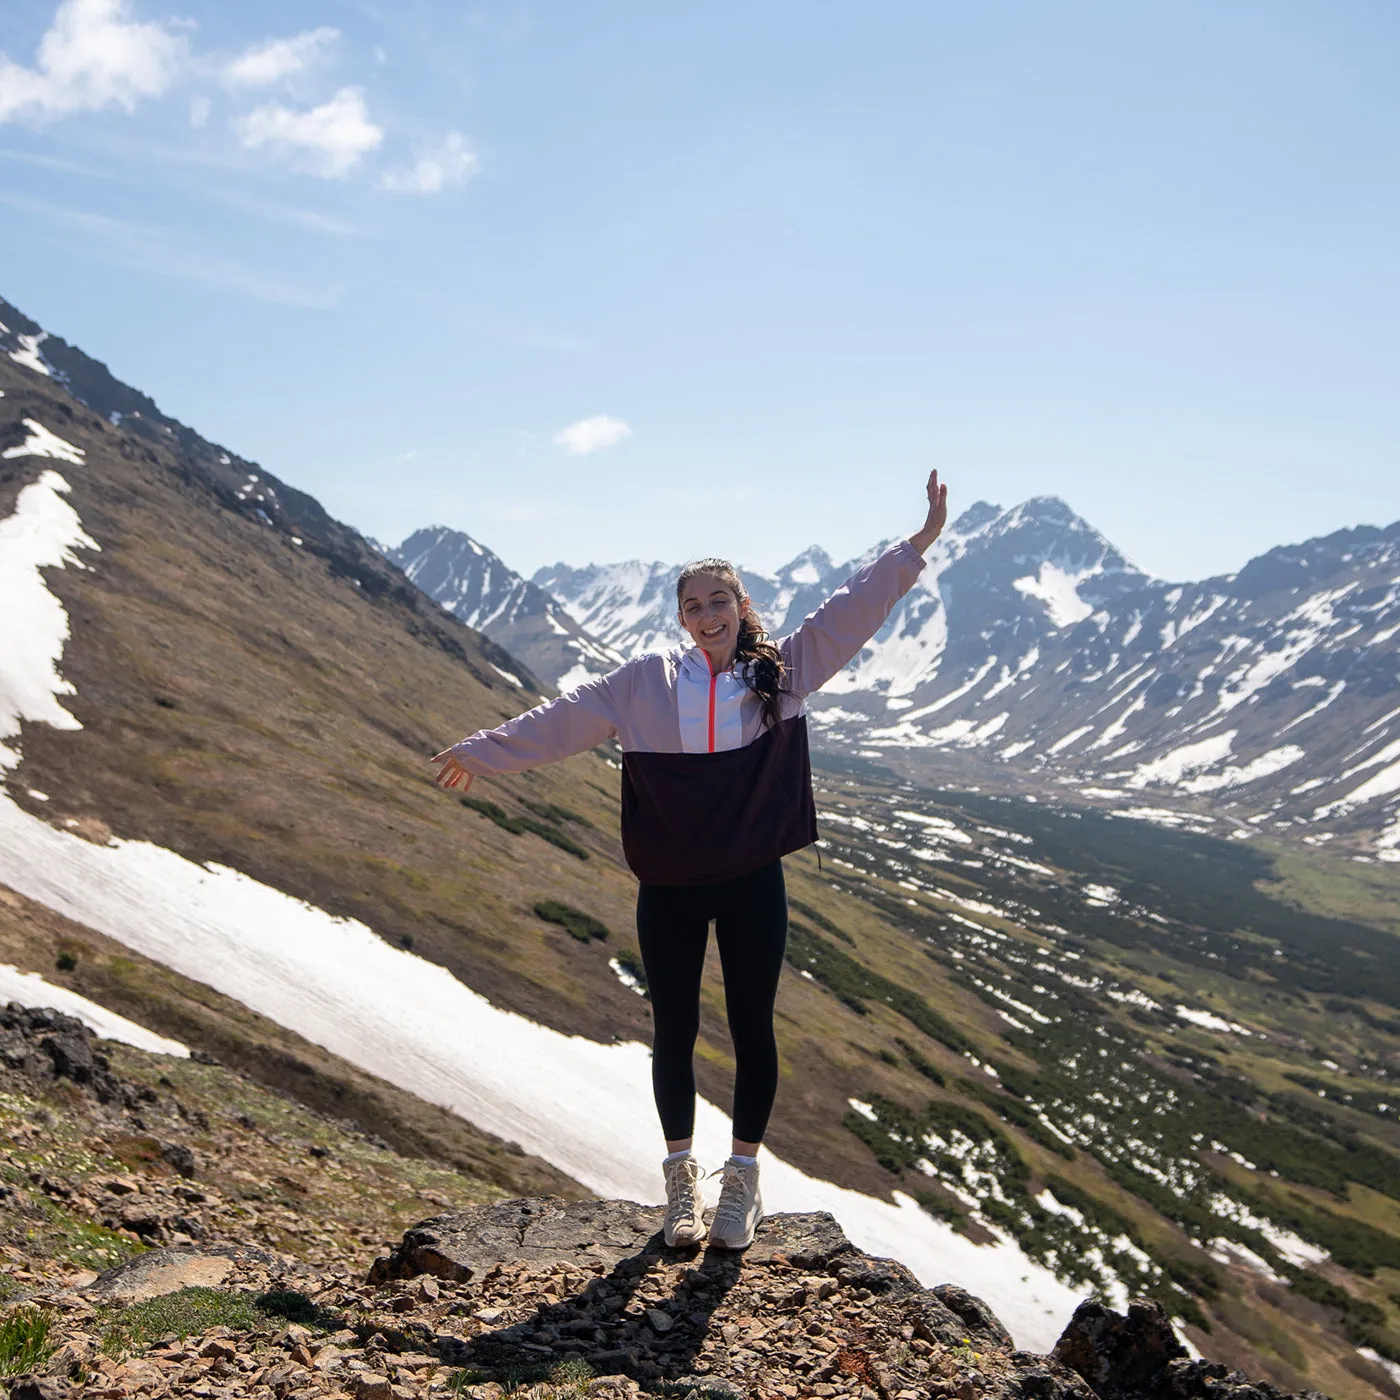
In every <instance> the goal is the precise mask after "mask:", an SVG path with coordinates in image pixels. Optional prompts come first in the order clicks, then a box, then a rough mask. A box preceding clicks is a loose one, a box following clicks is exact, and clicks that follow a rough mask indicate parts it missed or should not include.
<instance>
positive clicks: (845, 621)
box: [779, 540, 924, 695]
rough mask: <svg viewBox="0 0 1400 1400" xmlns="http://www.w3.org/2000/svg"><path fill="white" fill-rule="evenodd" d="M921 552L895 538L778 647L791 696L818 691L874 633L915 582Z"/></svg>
mask: <svg viewBox="0 0 1400 1400" xmlns="http://www.w3.org/2000/svg"><path fill="white" fill-rule="evenodd" d="M923 568H924V556H923V555H922V554H920V553H919V551H918V550H917V549H916V548H915V547H914V546H913V545H912V544H910V543H909V541H908V540H900V542H899V543H898V544H895V545H891V546H890V547H889V548H888V549H887V550H886V551H885V552H884V553H883V554H882V555H880V557H879V558H878V559H876V560H874V561H873V562H871V563H869V564H867V565H866V566H865V567H864V568H863V569H859V570H857V571H856V572H855V573H854V574H852V575H851V577H850V578H848V579H847V580H846V582H845V583H843V584H842V585H841V587H840V588H838V589H837V590H836V592H835V593H833V594H832V595H831V597H830V598H828V599H827V600H826V602H824V603H823V604H822V605H821V607H819V608H818V609H817V610H816V612H814V613H812V614H811V615H810V616H808V617H807V618H806V619H805V620H804V621H803V622H802V624H801V626H799V627H798V628H797V630H796V631H794V632H793V633H792V634H791V635H790V636H788V637H785V638H784V639H783V640H782V641H781V642H780V643H779V646H780V648H781V650H782V653H783V662H784V664H785V665H786V666H787V671H788V677H787V683H788V686H789V687H790V689H791V690H792V691H793V693H794V694H796V695H810V694H811V693H812V692H813V691H814V690H820V689H821V687H822V686H824V685H825V684H826V683H827V681H829V680H830V679H831V678H832V676H834V675H835V674H836V673H837V672H838V671H839V670H840V669H841V668H842V667H843V666H845V665H846V663H847V662H848V661H850V660H851V659H852V658H853V657H854V656H856V655H857V654H858V653H859V652H860V649H861V648H862V647H863V646H864V645H865V644H866V642H868V641H869V640H870V639H871V637H873V636H874V635H875V633H876V632H878V631H879V630H880V628H881V626H882V625H883V624H884V621H885V619H886V618H887V617H888V616H889V615H890V612H891V611H892V610H893V608H894V605H895V604H896V603H897V602H899V600H900V599H901V598H902V597H904V595H905V594H906V593H907V592H908V591H909V590H910V589H911V588H912V587H913V586H914V580H915V579H916V578H918V576H919V574H920V573H921V572H922V571H923Z"/></svg>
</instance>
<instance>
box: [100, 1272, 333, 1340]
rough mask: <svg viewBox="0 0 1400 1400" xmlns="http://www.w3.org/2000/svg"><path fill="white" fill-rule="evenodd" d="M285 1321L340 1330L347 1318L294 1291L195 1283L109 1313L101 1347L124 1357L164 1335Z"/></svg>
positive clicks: (246, 1329) (248, 1327) (244, 1328)
mask: <svg viewBox="0 0 1400 1400" xmlns="http://www.w3.org/2000/svg"><path fill="white" fill-rule="evenodd" d="M286 1322H299V1323H301V1324H302V1325H303V1326H304V1327H310V1328H313V1329H315V1330H316V1331H320V1332H331V1331H335V1330H337V1329H338V1328H340V1327H341V1326H342V1325H343V1323H344V1319H343V1318H342V1317H341V1316H340V1315H339V1314H337V1313H331V1312H328V1311H327V1310H326V1309H324V1308H321V1307H318V1306H317V1305H316V1304H315V1303H313V1302H312V1301H311V1299H310V1298H308V1297H307V1296H306V1294H304V1293H301V1292H299V1291H297V1290H295V1289H273V1290H272V1291H270V1292H267V1293H261V1294H256V1295H255V1294H252V1293H246V1292H234V1291H232V1290H230V1289H225V1288H206V1287H204V1286H202V1285H197V1286H195V1287H191V1288H182V1289H180V1290H179V1291H178V1292H176V1293H166V1294H163V1295H162V1296H160V1297H159V1298H147V1299H145V1300H143V1301H142V1302H139V1303H131V1304H129V1305H128V1306H127V1307H125V1308H123V1309H121V1311H120V1312H113V1313H111V1314H109V1315H108V1316H107V1318H106V1325H105V1327H104V1329H103V1333H102V1343H101V1345H102V1350H103V1351H104V1352H106V1353H107V1354H108V1355H109V1356H116V1357H121V1356H127V1355H130V1354H131V1353H132V1352H136V1351H141V1350H143V1349H144V1348H146V1347H148V1346H150V1344H151V1343H152V1342H155V1341H158V1340H159V1339H160V1338H162V1337H170V1336H176V1337H179V1338H180V1340H181V1341H183V1340H184V1339H185V1338H186V1337H189V1336H192V1335H194V1334H195V1333H197V1332H203V1331H205V1330H206V1329H207V1328H210V1327H229V1328H232V1330H233V1331H235V1332H251V1331H255V1330H256V1329H258V1328H260V1327H265V1326H267V1325H268V1324H269V1323H286Z"/></svg>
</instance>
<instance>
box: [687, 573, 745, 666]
mask: <svg viewBox="0 0 1400 1400" xmlns="http://www.w3.org/2000/svg"><path fill="white" fill-rule="evenodd" d="M739 610H740V602H739V599H738V598H737V597H735V595H734V590H733V589H732V588H731V587H730V586H729V584H727V583H726V582H725V581H724V580H723V579H722V578H720V577H719V575H718V574H696V575H695V577H694V578H689V579H686V581H685V583H684V585H683V586H682V589H681V600H680V622H681V626H682V627H684V628H685V630H686V631H687V632H689V633H690V637H691V640H692V641H693V642H694V643H695V645H696V646H698V647H700V648H701V649H702V650H703V651H704V652H705V653H706V654H707V655H708V656H709V658H710V664H711V665H712V666H713V667H714V669H715V670H716V671H725V670H728V669H729V666H730V664H731V663H732V662H733V660H734V649H735V647H736V646H737V645H738V643H739Z"/></svg>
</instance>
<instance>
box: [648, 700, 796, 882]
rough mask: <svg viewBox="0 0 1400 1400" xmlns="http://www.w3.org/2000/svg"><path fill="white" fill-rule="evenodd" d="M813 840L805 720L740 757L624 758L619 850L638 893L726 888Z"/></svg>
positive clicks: (724, 753) (772, 732) (789, 723)
mask: <svg viewBox="0 0 1400 1400" xmlns="http://www.w3.org/2000/svg"><path fill="white" fill-rule="evenodd" d="M816 839H817V809H816V803H815V801H814V800H813V797H812V764H811V758H810V755H809V752H808V748H807V721H806V718H805V717H804V716H802V715H794V716H792V717H791V718H789V719H785V720H783V722H782V723H781V724H779V725H778V726H777V728H775V729H769V730H766V731H765V732H764V733H763V734H761V735H760V736H759V737H758V738H757V739H755V740H754V741H753V743H751V744H746V745H745V746H744V747H743V748H739V749H724V750H721V751H720V752H718V753H640V752H633V753H624V754H623V755H622V849H623V852H624V854H625V855H626V857H627V864H628V865H630V866H631V867H632V871H633V873H634V874H635V875H636V877H637V878H638V879H639V880H641V881H642V882H643V883H644V884H648V885H699V884H707V883H709V882H710V881H712V880H727V879H729V878H731V877H732V876H735V875H745V874H747V873H748V872H749V871H750V870H757V869H758V867H759V866H760V865H767V864H768V862H769V861H772V860H776V859H777V858H778V857H779V856H785V855H788V854H790V853H791V852H793V851H799V850H801V849H802V848H803V847H804V846H810V845H811V844H812V842H813V841H815V840H816Z"/></svg>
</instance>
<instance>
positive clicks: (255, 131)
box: [234, 87, 384, 179]
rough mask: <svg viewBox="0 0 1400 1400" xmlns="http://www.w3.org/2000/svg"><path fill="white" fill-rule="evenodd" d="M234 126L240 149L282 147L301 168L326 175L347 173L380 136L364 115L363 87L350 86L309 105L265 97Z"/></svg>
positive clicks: (377, 143)
mask: <svg viewBox="0 0 1400 1400" xmlns="http://www.w3.org/2000/svg"><path fill="white" fill-rule="evenodd" d="M234 130H235V131H236V132H237V134H238V139H239V141H240V142H241V143H242V144H243V146H244V147H245V149H247V150H256V149H258V148H259V147H263V146H269V147H271V148H273V149H274V150H282V151H285V152H287V153H288V154H289V155H290V156H291V158H292V160H293V161H294V162H295V163H296V164H298V165H299V166H300V167H301V168H302V169H305V170H308V171H310V172H311V173H312V174H313V175H322V176H325V177H326V178H327V179H340V178H342V177H344V176H345V175H348V174H349V173H350V171H351V170H352V169H353V168H354V167H355V165H356V164H358V163H359V161H360V160H361V159H362V158H363V157H364V155H365V154H366V153H367V152H369V151H372V150H374V149H375V147H377V146H378V145H379V144H380V142H382V141H383V140H384V130H383V128H382V127H378V126H376V125H375V124H374V123H373V122H372V121H370V119H369V109H368V107H366V105H365V97H364V93H363V92H361V91H360V89H359V88H354V87H345V88H341V89H340V91H339V92H337V93H336V95H335V96H334V97H332V98H331V99H330V101H329V102H323V103H322V104H321V105H320V106H319V107H312V108H311V109H310V110H308V111H297V110H295V109H294V108H291V107H284V106H282V105H281V104H280V103H277V102H269V103H266V104H265V105H264V106H261V107H255V108H253V110H252V111H251V112H249V113H248V114H247V115H246V116H243V117H240V118H238V120H237V121H235V123H234Z"/></svg>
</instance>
